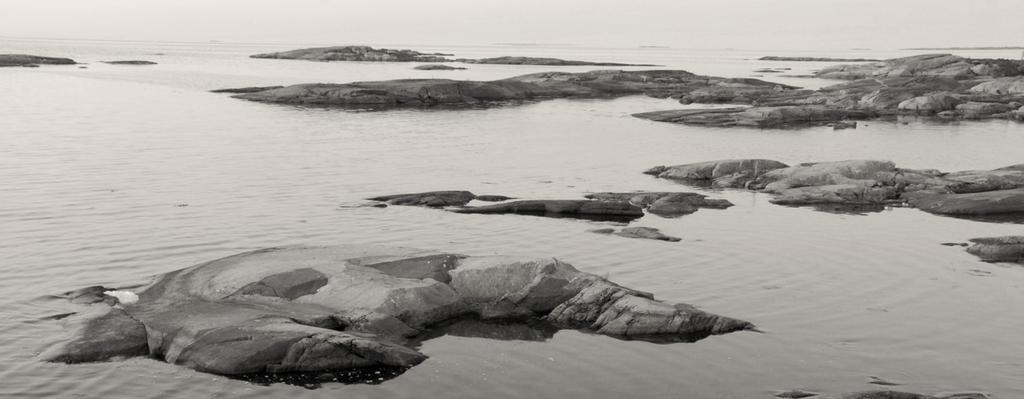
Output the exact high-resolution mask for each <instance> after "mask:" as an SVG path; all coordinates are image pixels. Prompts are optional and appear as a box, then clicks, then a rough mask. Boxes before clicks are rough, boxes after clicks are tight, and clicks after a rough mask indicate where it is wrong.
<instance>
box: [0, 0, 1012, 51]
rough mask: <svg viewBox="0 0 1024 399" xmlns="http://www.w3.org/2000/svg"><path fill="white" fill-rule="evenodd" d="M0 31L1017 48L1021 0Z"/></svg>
mask: <svg viewBox="0 0 1024 399" xmlns="http://www.w3.org/2000/svg"><path fill="white" fill-rule="evenodd" d="M0 36H7V37H41V38H82V39H112V40H157V41H199V42H205V41H209V40H222V41H230V42H255V43H331V44H382V43H383V44H386V43H402V44H426V45H429V44H442V45H443V44H489V43H499V42H500V43H566V44H575V45H586V46H623V47H634V46H637V45H664V46H671V47H679V48H726V47H729V48H741V49H839V48H842V49H847V48H852V47H868V48H875V49H894V48H902V47H949V46H1009V45H1017V46H1021V45H1024V0H971V1H962V0H958V1H951V0H927V1H926V0H699V1H698V0H614V1H612V0H514V1H513V0H404V1H398V0H364V1H354V0H344V1H330V0H0Z"/></svg>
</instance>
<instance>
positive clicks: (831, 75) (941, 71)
mask: <svg viewBox="0 0 1024 399" xmlns="http://www.w3.org/2000/svg"><path fill="white" fill-rule="evenodd" d="M973 66H974V65H973V64H971V62H970V61H969V60H967V59H965V58H963V57H958V56H955V55H950V54H923V55H915V56H910V57H903V58H894V59H890V60H885V61H883V62H879V63H870V64H852V65H837V66H832V67H827V68H823V69H822V70H820V71H818V72H817V73H816V74H815V76H817V77H819V78H822V79H846V80H855V79H864V78H883V77H890V78H892V77H910V76H932V77H944V78H951V79H965V78H970V77H973V76H975V75H974V73H973V72H971V68H972V67H973Z"/></svg>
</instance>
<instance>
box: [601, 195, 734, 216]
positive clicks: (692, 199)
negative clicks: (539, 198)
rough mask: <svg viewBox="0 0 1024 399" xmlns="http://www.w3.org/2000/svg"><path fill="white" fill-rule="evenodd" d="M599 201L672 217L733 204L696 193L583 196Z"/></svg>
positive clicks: (722, 207) (723, 207)
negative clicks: (637, 207) (625, 205)
mask: <svg viewBox="0 0 1024 399" xmlns="http://www.w3.org/2000/svg"><path fill="white" fill-rule="evenodd" d="M584 197H585V198H588V199H594V200H600V201H626V202H629V203H630V204H633V205H636V206H639V207H641V208H646V209H647V211H648V212H651V213H653V214H656V215H659V216H664V217H674V216H682V215H687V214H691V213H694V212H697V210H698V209H699V208H715V209H725V208H728V207H730V206H732V205H733V204H732V203H731V202H729V201H726V200H722V199H708V198H707V196H705V195H702V194H697V193H683V192H679V193H672V192H644V191H636V192H629V193H608V192H605V193H594V194H588V195H585V196H584Z"/></svg>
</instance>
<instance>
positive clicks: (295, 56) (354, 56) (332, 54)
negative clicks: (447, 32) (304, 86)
mask: <svg viewBox="0 0 1024 399" xmlns="http://www.w3.org/2000/svg"><path fill="white" fill-rule="evenodd" d="M447 55H450V54H439V53H434V54H425V53H421V52H418V51H413V50H395V49H387V48H381V49H376V48H373V47H369V46H334V47H315V48H305V49H299V50H290V51H281V52H277V53H265V54H254V55H250V56H249V57H250V58H274V59H284V60H307V61H374V62H446V61H451V60H450V59H448V58H445V56H447Z"/></svg>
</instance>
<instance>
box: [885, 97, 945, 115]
mask: <svg viewBox="0 0 1024 399" xmlns="http://www.w3.org/2000/svg"><path fill="white" fill-rule="evenodd" d="M957 104H960V99H959V98H958V97H956V96H954V95H952V94H951V93H949V92H942V93H937V94H929V95H925V96H920V97H914V98H911V99H909V100H905V101H902V102H900V103H899V105H898V106H897V107H896V108H897V109H899V110H900V111H905V112H913V113H918V114H935V113H939V112H942V111H950V110H953V109H955V108H956V107H957Z"/></svg>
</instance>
